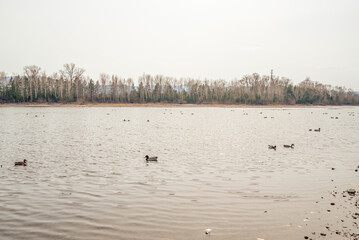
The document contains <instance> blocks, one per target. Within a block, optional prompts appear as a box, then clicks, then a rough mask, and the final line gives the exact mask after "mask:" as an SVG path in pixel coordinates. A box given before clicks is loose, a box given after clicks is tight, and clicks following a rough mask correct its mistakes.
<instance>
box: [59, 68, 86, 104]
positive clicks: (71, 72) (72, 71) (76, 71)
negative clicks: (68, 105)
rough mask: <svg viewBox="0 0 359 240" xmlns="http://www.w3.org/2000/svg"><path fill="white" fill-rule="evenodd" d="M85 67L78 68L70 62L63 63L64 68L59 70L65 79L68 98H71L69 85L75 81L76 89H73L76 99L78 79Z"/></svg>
mask: <svg viewBox="0 0 359 240" xmlns="http://www.w3.org/2000/svg"><path fill="white" fill-rule="evenodd" d="M84 72H85V69H83V68H78V67H76V65H75V64H74V63H70V64H68V63H67V64H64V69H63V70H60V74H61V76H62V77H63V78H64V79H65V80H67V97H68V99H70V98H71V87H72V84H73V82H74V81H76V84H75V85H76V90H75V94H76V99H77V98H78V96H79V86H78V84H79V81H80V79H81V77H82V75H83V74H84Z"/></svg>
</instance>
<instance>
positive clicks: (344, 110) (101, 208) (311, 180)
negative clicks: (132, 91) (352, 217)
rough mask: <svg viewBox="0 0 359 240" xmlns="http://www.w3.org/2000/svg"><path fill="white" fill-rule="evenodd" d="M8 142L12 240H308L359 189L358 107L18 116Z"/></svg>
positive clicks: (2, 192)
mask: <svg viewBox="0 0 359 240" xmlns="http://www.w3.org/2000/svg"><path fill="white" fill-rule="evenodd" d="M332 117H333V118H332ZM335 117H338V119H335ZM123 119H126V120H130V121H126V122H124V121H123ZM147 120H149V122H147ZM319 127H320V128H321V131H320V132H314V131H312V132H310V131H308V129H310V128H311V129H314V128H319ZM0 137H1V138H0V152H1V154H0V164H1V165H2V168H0V216H1V217H0V236H1V239H4V240H10V239H11V240H13V239H97V240H98V239H207V238H210V239H212V240H213V239H254V240H256V239H257V238H262V239H276V240H278V239H279V240H281V239H283V240H284V239H303V235H306V233H308V232H310V231H312V230H313V229H316V228H318V227H320V226H321V225H322V224H323V222H324V221H325V219H332V218H333V217H334V218H340V217H341V214H343V213H341V212H340V211H338V212H335V211H332V212H331V213H327V212H326V211H325V210H326V209H327V208H328V206H327V202H326V196H327V195H328V193H329V192H330V191H331V190H332V189H334V188H337V189H347V188H350V187H353V188H356V189H358V182H359V181H358V180H359V174H358V173H356V172H354V169H355V168H356V166H357V165H359V150H358V149H359V108H358V107H337V108H335V107H330V108H298V109H297V108H289V109H281V108H274V109H270V108H220V107H218V108H217V107H214V108H210V107H204V108H201V107H193V108H180V107H174V108H148V107H144V108H141V107H135V108H129V107H122V108H116V107H102V108H101V107H99V108H97V107H64V108H61V107H58V108H57V107H56V108H47V107H14V108H12V107H6V108H0ZM291 143H294V144H295V148H294V149H286V148H283V144H291ZM268 144H273V145H277V150H276V151H274V150H269V149H268V147H267V146H268ZM146 154H148V155H150V156H158V163H149V164H146V162H145V161H144V158H143V156H144V155H146ZM24 158H26V159H27V160H28V166H26V167H23V166H16V167H15V166H14V162H15V161H21V160H22V159H24ZM331 168H335V170H332V169H331ZM331 180H333V181H331ZM323 196H324V200H323V199H321V197H323ZM320 199H321V200H322V201H321V203H320V204H318V203H316V201H318V200H320ZM328 201H329V200H328ZM305 219H309V220H305ZM303 220H304V221H303ZM334 224H335V223H334ZM206 228H211V229H212V232H211V234H210V235H209V236H207V235H205V234H204V230H205V229H206ZM334 237H335V236H333V238H332V239H334Z"/></svg>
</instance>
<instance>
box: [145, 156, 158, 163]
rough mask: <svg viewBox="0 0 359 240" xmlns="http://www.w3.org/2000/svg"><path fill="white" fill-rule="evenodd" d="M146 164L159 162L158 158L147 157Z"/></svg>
mask: <svg viewBox="0 0 359 240" xmlns="http://www.w3.org/2000/svg"><path fill="white" fill-rule="evenodd" d="M145 158H146V162H157V157H149V156H148V155H146V156H145Z"/></svg>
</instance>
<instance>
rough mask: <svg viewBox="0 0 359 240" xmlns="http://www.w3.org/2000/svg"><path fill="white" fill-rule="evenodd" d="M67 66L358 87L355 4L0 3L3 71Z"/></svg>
mask: <svg viewBox="0 0 359 240" xmlns="http://www.w3.org/2000/svg"><path fill="white" fill-rule="evenodd" d="M71 62H73V63H75V64H76V65H77V66H79V67H82V68H84V69H86V74H87V75H88V76H90V77H92V78H94V79H98V76H99V74H100V73H101V72H105V73H108V74H117V75H119V76H120V77H126V78H127V77H132V78H134V79H135V80H137V78H138V76H140V75H142V74H143V73H144V72H145V73H149V74H163V75H166V76H172V77H178V78H179V77H194V78H200V79H205V78H209V79H219V78H220V79H226V80H233V79H235V78H241V77H242V76H243V75H245V74H252V73H254V72H256V73H259V74H261V75H264V74H266V75H269V74H270V70H271V69H274V74H275V75H278V76H286V77H288V78H290V79H291V80H293V82H294V83H299V82H300V81H302V80H304V79H305V78H306V77H310V78H311V79H312V80H313V81H319V82H322V83H325V84H331V85H341V86H346V87H348V88H352V89H354V90H359V1H357V0H337V1H334V0H315V1H313V0H310V1H309V0H300V1H299V0H298V1H294V0H293V1H291V0H277V1H269V0H263V1H254V0H248V1H239V0H237V1H226V0H218V1H211V0H197V1H196V0H178V1H177V0H175V1H170V0H156V1H155V0H143V1H142V0H141V1H136V0H128V1H110V0H101V1H100V0H99V1H87V0H73V1H63V0H62V1H59V0H51V1H48V0H0V71H5V72H6V73H7V74H12V73H18V74H22V71H23V70H22V69H23V67H24V66H26V65H38V66H40V67H41V68H42V69H43V70H45V71H46V73H47V74H52V73H54V72H56V71H58V70H59V69H61V68H62V66H63V64H64V63H71Z"/></svg>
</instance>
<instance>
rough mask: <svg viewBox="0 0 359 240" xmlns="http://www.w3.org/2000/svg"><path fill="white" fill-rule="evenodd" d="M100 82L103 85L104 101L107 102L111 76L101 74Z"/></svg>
mask: <svg viewBox="0 0 359 240" xmlns="http://www.w3.org/2000/svg"><path fill="white" fill-rule="evenodd" d="M100 80H101V84H102V101H103V102H105V100H106V83H107V81H108V80H110V75H108V74H106V73H101V74H100Z"/></svg>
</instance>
